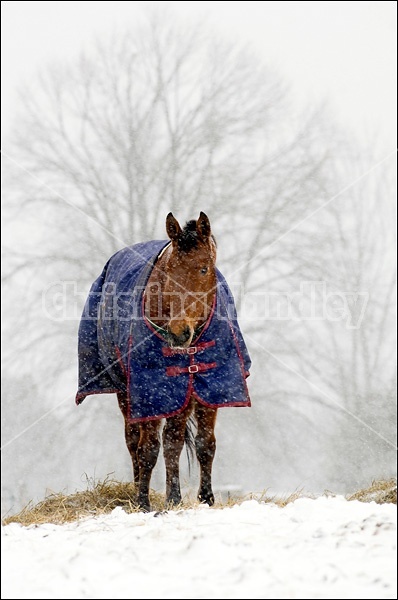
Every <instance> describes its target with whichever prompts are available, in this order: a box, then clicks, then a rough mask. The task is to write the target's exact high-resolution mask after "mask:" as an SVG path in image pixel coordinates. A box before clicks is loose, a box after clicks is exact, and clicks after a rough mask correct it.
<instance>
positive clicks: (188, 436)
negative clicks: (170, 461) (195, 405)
mask: <svg viewBox="0 0 398 600" xmlns="http://www.w3.org/2000/svg"><path fill="white" fill-rule="evenodd" d="M195 433H196V427H195V420H194V418H193V416H192V415H191V416H190V417H189V419H188V421H187V424H186V426H185V439H184V441H185V448H186V451H187V459H188V473H189V474H191V465H192V461H193V460H194V458H195Z"/></svg>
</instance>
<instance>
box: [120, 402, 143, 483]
mask: <svg viewBox="0 0 398 600" xmlns="http://www.w3.org/2000/svg"><path fill="white" fill-rule="evenodd" d="M117 399H118V402H119V407H120V410H121V411H122V413H123V417H124V437H125V440H126V446H127V449H128V451H129V453H130V456H131V462H132V463H133V477H134V483H135V484H136V485H137V484H138V482H139V467H138V455H137V449H138V443H139V441H140V426H139V424H138V423H129V421H128V419H127V397H126V396H125V395H124V394H120V393H119V394H118V395H117Z"/></svg>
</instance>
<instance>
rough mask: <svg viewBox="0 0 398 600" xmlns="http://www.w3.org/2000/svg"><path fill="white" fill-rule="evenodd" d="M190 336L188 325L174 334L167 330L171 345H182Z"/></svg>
mask: <svg viewBox="0 0 398 600" xmlns="http://www.w3.org/2000/svg"><path fill="white" fill-rule="evenodd" d="M190 337H191V330H190V329H189V327H188V326H186V327H184V329H183V330H182V332H181V333H180V334H179V335H176V334H175V333H173V332H172V331H169V339H170V341H171V345H172V346H183V345H184V344H185V342H186V341H187V340H189V338H190Z"/></svg>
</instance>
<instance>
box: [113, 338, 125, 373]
mask: <svg viewBox="0 0 398 600" xmlns="http://www.w3.org/2000/svg"><path fill="white" fill-rule="evenodd" d="M115 352H116V356H117V360H118V363H119V365H120V368H121V369H122V371H123V375H124V376H125V377H126V378H127V372H126V367H125V365H124V363H123V360H122V353H121V352H120V348H119V346H115Z"/></svg>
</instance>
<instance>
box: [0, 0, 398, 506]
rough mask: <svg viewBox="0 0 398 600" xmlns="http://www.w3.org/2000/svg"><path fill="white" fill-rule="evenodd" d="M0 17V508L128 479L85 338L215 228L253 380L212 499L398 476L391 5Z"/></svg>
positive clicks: (112, 405) (186, 5)
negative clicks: (114, 294)
mask: <svg viewBox="0 0 398 600" xmlns="http://www.w3.org/2000/svg"><path fill="white" fill-rule="evenodd" d="M3 4H4V8H3V17H4V18H3V30H4V42H3V44H4V46H3V50H5V51H6V52H3V56H4V54H6V57H5V58H3V60H4V67H5V69H4V71H5V73H4V81H3V82H4V83H5V85H6V92H5V96H4V104H3V122H4V126H5V127H4V129H5V133H4V137H3V230H2V236H3V373H2V510H3V511H9V510H11V512H13V511H15V510H18V509H19V508H21V506H22V505H23V504H24V503H26V502H28V501H29V500H34V501H36V500H38V499H41V498H42V497H43V496H44V494H45V493H46V491H51V490H52V491H64V492H73V491H75V490H76V489H82V488H85V486H86V484H87V480H89V481H92V480H93V479H95V480H97V479H103V478H104V477H106V476H107V475H108V474H111V477H114V478H117V479H120V480H124V481H129V480H130V479H131V475H132V472H131V465H130V457H129V454H128V451H127V449H126V447H125V443H124V435H123V418H122V415H121V413H120V411H119V408H118V406H117V400H116V396H115V395H113V396H92V397H89V398H87V400H86V401H85V402H84V403H83V405H82V406H80V407H79V408H77V407H76V406H75V404H74V396H75V393H76V386H77V329H78V325H79V318H80V314H81V310H82V308H83V304H84V301H85V298H86V295H87V292H88V290H89V287H90V285H91V283H92V281H93V280H94V279H95V278H96V277H97V276H98V274H99V273H100V271H101V270H102V267H103V265H104V264H105V262H106V261H107V260H108V258H109V256H110V255H111V254H113V253H114V252H116V251H117V250H118V249H120V248H122V247H124V246H126V245H131V244H133V243H137V242H140V241H145V240H148V239H153V238H157V239H164V238H165V217H166V215H167V213H168V212H169V211H172V212H173V213H174V215H175V216H176V217H177V219H178V220H179V221H180V223H181V224H183V223H184V222H185V220H188V219H192V218H195V219H196V218H198V215H199V212H200V211H201V210H202V211H204V212H206V213H207V214H208V216H209V217H210V221H211V224H212V228H213V233H214V234H215V236H216V238H217V243H218V266H219V268H220V270H221V271H222V272H223V274H224V275H225V277H226V278H227V281H228V282H229V284H230V286H231V288H232V290H233V292H234V295H235V298H236V302H237V307H238V316H239V322H240V325H241V329H242V331H243V334H244V337H245V341H246V343H247V346H248V348H249V351H250V354H251V357H252V361H253V365H252V369H251V376H250V378H249V379H248V385H249V391H250V394H251V398H252V408H250V409H245V408H227V409H225V410H220V411H219V413H218V422H217V426H216V437H217V452H216V458H215V463H214V471H213V479H214V489H215V492H217V491H218V490H221V489H223V488H225V487H229V488H231V489H236V490H240V491H241V492H242V493H246V492H258V491H262V490H266V489H267V490H270V491H271V492H273V493H277V492H292V491H294V490H295V489H302V488H304V489H305V490H306V491H310V492H311V491H312V492H319V491H323V490H325V489H329V490H332V491H333V492H336V493H345V492H348V491H352V490H354V489H355V488H357V487H358V486H360V485H362V484H367V483H369V482H370V481H371V480H372V479H378V478H383V477H391V476H394V475H395V472H396V462H395V456H396V445H395V444H396V441H395V431H396V353H395V343H396V339H395V335H396V334H395V330H396V319H395V313H396V259H395V250H396V234H395V226H394V225H395V223H394V222H395V220H396V170H395V164H396V163H395V147H396V140H395V134H393V133H392V132H395V131H396V110H395V109H396V96H395V90H396V84H395V73H396V69H395V60H396V59H395V57H396V43H395V41H396V33H395V30H394V29H393V24H395V22H396V19H395V11H396V5H395V3H392V2H377V3H376V2H362V3H353V2H316V3H308V2H284V3H277V2H266V3H265V2H244V3H243V2H233V3H225V2H212V3H207V2H179V3H174V2H171V3H168V5H167V6H166V7H165V6H164V3H159V2H137V3H120V2H112V3H101V5H100V6H96V5H94V3H90V2H80V3H77V2H69V3H64V2H52V3H43V2H29V3H26V2H5V3H3ZM210 5H211V6H210ZM17 88H18V92H17ZM182 465H183V476H182V481H183V483H184V485H185V486H186V488H188V487H189V488H191V487H193V488H195V486H196V485H197V481H196V480H197V472H196V470H194V473H193V474H192V475H191V477H190V478H188V472H187V469H186V465H185V457H183V459H182ZM152 487H153V488H155V489H157V490H159V491H163V489H164V465H163V460H162V457H161V456H160V457H159V461H158V464H157V467H156V469H155V472H154V476H153V479H152Z"/></svg>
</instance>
